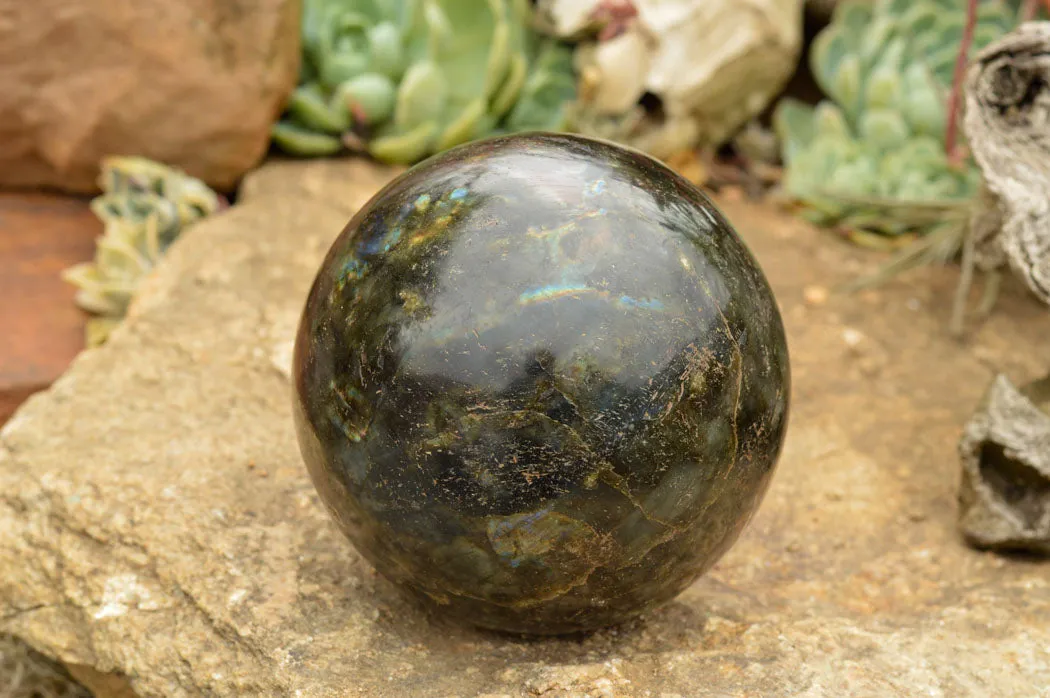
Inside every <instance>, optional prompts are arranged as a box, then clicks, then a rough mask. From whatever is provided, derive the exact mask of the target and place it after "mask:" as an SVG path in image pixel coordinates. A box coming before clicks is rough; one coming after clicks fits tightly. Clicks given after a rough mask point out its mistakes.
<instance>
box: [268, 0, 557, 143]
mask: <svg viewBox="0 0 1050 698" xmlns="http://www.w3.org/2000/svg"><path fill="white" fill-rule="evenodd" d="M531 13H532V9H531V6H530V5H529V3H528V0H305V6H304V14H303V23H302V40H303V69H302V76H301V80H300V85H299V86H298V88H297V89H296V90H295V92H294V93H293V95H292V96H291V99H290V101H289V104H288V107H287V110H286V113H285V114H284V116H283V118H282V119H281V120H280V121H279V122H278V123H277V124H275V125H274V127H273V132H272V137H273V141H274V143H275V144H276V145H277V146H278V147H279V148H280V149H282V150H284V151H285V152H287V153H290V154H292V155H297V156H301V157H308V156H323V155H332V154H335V153H338V152H340V151H342V150H344V148H346V147H347V145H348V143H351V142H354V143H360V144H361V145H362V146H363V149H364V150H366V151H367V152H368V153H370V154H371V155H373V156H374V157H376V158H377V159H379V160H381V161H384V162H388V163H395V164H411V163H414V162H418V161H419V160H422V159H424V158H425V157H427V156H429V155H431V154H433V153H436V152H439V151H442V150H445V149H447V148H450V147H452V146H455V145H459V144H460V143H465V142H467V141H470V140H474V139H477V138H481V137H485V136H488V135H493V134H497V133H504V132H513V131H523V130H532V129H546V130H560V129H562V128H563V127H564V126H565V123H566V116H565V104H566V103H567V102H569V101H571V100H572V98H573V97H574V96H575V91H576V84H575V78H574V75H573V66H572V52H571V49H570V48H569V47H568V46H566V45H563V44H560V43H557V42H556V41H554V40H553V39H548V38H541V37H540V36H539V35H538V34H537V33H535V32H534V31H533V30H532V29H531Z"/></svg>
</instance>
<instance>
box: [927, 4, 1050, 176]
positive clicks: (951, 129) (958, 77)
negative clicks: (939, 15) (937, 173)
mask: <svg viewBox="0 0 1050 698" xmlns="http://www.w3.org/2000/svg"><path fill="white" fill-rule="evenodd" d="M1047 1H1048V2H1050V0H1047ZM976 25H977V0H966V25H965V26H964V27H963V35H962V41H961V42H960V44H959V53H958V54H957V55H956V57H955V72H954V73H953V75H952V90H951V93H950V94H949V96H948V124H947V127H946V128H945V135H944V152H945V154H947V156H948V161H949V162H951V163H952V164H954V165H958V164H960V163H961V162H962V157H963V156H962V150H961V149H960V148H959V143H958V141H959V139H958V135H957V131H958V130H959V101H960V99H961V95H962V83H963V78H964V77H965V75H966V59H967V56H969V54H970V45H971V44H973V32H974V27H975V26H976Z"/></svg>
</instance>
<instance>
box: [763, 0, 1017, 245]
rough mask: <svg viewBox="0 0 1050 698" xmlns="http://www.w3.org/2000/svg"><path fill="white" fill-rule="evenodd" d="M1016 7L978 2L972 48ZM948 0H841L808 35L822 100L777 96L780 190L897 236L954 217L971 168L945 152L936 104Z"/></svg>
mask: <svg viewBox="0 0 1050 698" xmlns="http://www.w3.org/2000/svg"><path fill="white" fill-rule="evenodd" d="M1017 5H1018V3H1017V2H1014V3H1008V2H985V3H980V5H979V9H978V16H977V23H976V26H975V30H974V37H973V44H972V49H971V51H977V50H979V49H980V48H982V47H983V46H985V45H987V44H988V43H990V42H991V41H993V40H994V39H996V38H997V37H999V36H1001V35H1002V34H1004V33H1005V32H1007V31H1009V30H1010V29H1012V28H1013V27H1014V26H1015V25H1016V24H1017V20H1018V7H1017ZM965 21H966V3H964V2H959V1H958V0H875V2H855V1H847V2H844V3H841V4H839V5H838V6H837V7H836V10H835V13H834V15H833V17H832V21H831V23H830V24H829V25H828V27H826V28H825V29H824V30H822V32H821V33H820V34H819V35H818V36H817V37H816V38H815V39H814V41H813V44H812V48H811V53H810V66H811V69H812V72H813V75H814V77H815V79H816V81H817V83H818V84H819V86H820V87H821V89H822V90H823V91H824V93H825V94H826V95H827V96H828V99H826V100H824V101H822V102H821V103H820V104H818V105H817V106H816V107H810V106H808V105H805V104H803V103H801V102H798V101H795V100H787V99H785V100H782V101H781V103H780V104H779V105H778V106H777V109H776V112H775V114H774V125H775V128H776V131H777V135H778V137H779V138H780V141H781V144H782V156H783V159H784V162H785V181H784V188H785V192H786V194H787V195H788V196H789V197H791V198H792V199H793V200H794V201H796V202H798V203H799V204H801V211H802V215H805V216H806V217H808V218H809V219H811V220H813V221H815V222H817V223H820V224H824V225H829V224H835V225H842V226H844V227H846V228H849V229H852V230H854V231H859V232H860V233H861V234H864V233H868V234H870V233H875V234H877V235H882V236H885V235H889V236H899V235H901V234H902V233H918V234H923V233H927V232H929V231H930V230H932V229H933V228H934V227H936V225H938V224H939V223H941V222H943V221H945V220H946V218H947V219H955V220H957V219H958V218H959V215H960V214H959V213H958V211H959V210H961V209H964V208H965V207H966V206H967V205H968V202H969V201H970V200H971V198H972V197H973V196H974V195H975V194H976V192H977V189H978V187H979V185H980V173H979V172H978V170H977V168H976V166H975V165H974V163H973V162H972V161H971V160H969V159H964V160H963V161H962V162H961V163H953V162H951V160H950V159H949V157H948V155H947V154H946V148H945V128H946V123H947V121H948V118H947V117H948V115H947V104H948V97H949V92H950V89H951V82H952V77H953V71H954V67H955V62H956V59H957V56H958V54H959V49H960V45H961V43H962V38H963V31H964V24H965Z"/></svg>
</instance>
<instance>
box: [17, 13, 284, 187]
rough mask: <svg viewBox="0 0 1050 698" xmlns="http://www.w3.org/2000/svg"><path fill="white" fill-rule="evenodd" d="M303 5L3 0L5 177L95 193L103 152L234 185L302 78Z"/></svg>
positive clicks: (19, 182)
mask: <svg viewBox="0 0 1050 698" xmlns="http://www.w3.org/2000/svg"><path fill="white" fill-rule="evenodd" d="M299 13H300V2H299V0H257V1H256V0H224V1H221V2H220V1H218V0H190V1H188V2H166V1H164V0H147V1H141V0H140V1H138V2H132V1H131V0H111V1H108V2H80V1H79V0H34V1H33V2H6V3H3V4H2V5H0V82H2V83H3V85H4V89H3V91H2V92H0V186H17V187H37V186H46V187H57V188H60V189H65V190H69V191H75V192H93V191H95V190H96V184H95V179H96V177H97V176H98V166H99V160H100V158H101V157H103V156H105V155H111V154H113V155H125V154H127V155H142V156H145V157H149V158H152V159H154V160H160V161H162V162H166V163H168V164H170V165H176V166H179V167H182V168H184V169H185V170H187V171H188V172H189V173H190V174H192V175H194V176H197V177H200V178H202V179H204V180H205V181H207V182H208V184H210V185H212V186H215V187H218V188H221V189H227V188H228V187H230V185H232V184H233V183H234V182H235V181H236V180H237V179H238V178H239V177H241V176H242V175H243V174H244V173H245V172H246V171H247V170H248V169H249V168H250V167H252V166H254V165H255V164H256V163H257V162H258V161H259V159H260V158H261V157H262V156H263V155H264V154H265V152H266V149H267V146H268V143H269V138H270V124H271V123H272V122H273V121H275V120H276V118H277V116H278V114H279V113H280V111H281V108H282V106H283V103H284V100H285V98H286V97H287V95H288V94H289V93H290V92H291V90H292V88H293V87H294V86H295V82H296V79H297V76H298V70H299ZM41 46H48V47H50V48H47V49H41V48H40V47H41Z"/></svg>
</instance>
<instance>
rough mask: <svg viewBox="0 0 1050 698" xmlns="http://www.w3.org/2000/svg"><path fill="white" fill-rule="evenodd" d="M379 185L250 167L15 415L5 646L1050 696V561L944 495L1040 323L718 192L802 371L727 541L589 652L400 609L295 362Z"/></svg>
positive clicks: (425, 688)
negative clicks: (888, 268)
mask: <svg viewBox="0 0 1050 698" xmlns="http://www.w3.org/2000/svg"><path fill="white" fill-rule="evenodd" d="M389 176H390V173H389V171H383V170H376V169H373V168H371V167H369V166H367V165H365V164H363V163H361V162H356V161H349V162H342V163H332V162H313V163H307V164H301V163H281V164H274V165H269V166H267V167H265V168H264V169H262V170H261V171H259V172H257V173H254V174H253V175H252V176H251V178H250V179H249V180H248V181H247V182H246V184H245V187H244V193H243V202H242V203H241V204H239V205H238V206H235V207H233V208H232V209H230V210H228V211H225V212H223V213H222V214H219V215H217V216H216V217H214V218H212V219H208V220H206V221H204V222H202V223H201V224H200V225H198V226H196V227H195V228H193V229H192V230H191V231H188V232H187V234H186V235H185V236H184V237H183V238H181V239H180V240H179V241H178V242H177V243H176V245H175V246H174V247H173V248H172V249H171V251H170V252H169V254H168V257H167V258H166V261H165V263H164V264H162V265H161V266H160V267H159V268H158V270H157V272H156V273H155V275H154V276H153V277H152V278H151V279H150V283H149V286H148V288H147V290H146V291H144V293H143V296H142V297H141V298H140V300H139V302H138V303H137V304H136V305H135V306H134V308H133V312H132V313H131V314H130V316H129V319H128V321H127V322H126V323H125V324H124V325H123V326H122V327H121V328H119V329H118V331H117V332H116V333H115V334H114V335H113V336H112V338H111V340H110V341H109V343H107V344H106V345H105V346H103V347H101V348H99V349H96V350H90V351H88V352H85V353H83V354H81V355H80V356H79V357H78V359H77V360H76V361H75V363H74V365H73V366H72V368H71V369H70V371H69V372H68V373H67V374H65V375H64V376H63V377H62V378H61V379H60V380H59V381H57V382H56V383H55V385H54V386H53V387H52V388H51V389H50V390H48V391H46V392H44V393H41V394H38V395H36V396H34V397H33V398H31V399H30V400H29V401H28V402H27V403H26V404H25V405H24V406H23V408H22V409H21V410H20V411H19V412H18V413H16V415H15V416H14V418H13V419H12V421H11V422H9V423H8V425H7V426H6V427H5V428H4V430H3V432H2V435H0V632H2V631H7V632H11V633H14V634H16V635H18V636H19V637H21V638H23V639H25V640H26V641H27V642H29V643H30V644H31V645H32V646H33V647H35V648H37V649H39V650H41V651H43V652H44V653H46V654H48V655H50V656H55V657H58V658H60V659H61V660H62V661H63V662H64V663H66V664H67V665H69V666H71V668H72V669H73V672H74V674H75V675H77V676H83V677H91V681H93V682H95V683H96V684H97V685H98V686H100V687H101V686H102V684H103V680H106V681H109V682H110V683H109V685H110V688H109V689H108V690H116V689H115V688H113V686H115V685H116V684H117V683H119V680H117V679H114V677H121V676H122V677H124V681H125V682H126V683H128V684H130V686H131V687H132V688H134V690H135V691H136V692H137V694H138V695H141V696H191V695H208V696H237V695H259V696H271V695H272V696H302V697H313V696H344V695H345V696H354V695H362V696H406V695H412V696H536V695H542V696H584V695H589V696H654V697H655V696H665V697H670V696H676V695H677V696H718V697H724V696H741V697H742V696H756V695H796V696H824V695H829V696H832V695H833V696H841V695H850V696H920V695H921V696H951V697H952V698H955V697H959V696H974V697H976V696H989V695H995V696H1019V697H1020V696H1024V697H1026V698H1028V697H1030V696H1033V695H1036V696H1038V695H1047V693H1046V690H1047V688H1046V687H1047V686H1050V581H1048V575H1047V571H1048V567H1047V566H1046V564H1045V563H1039V562H1037V561H1034V560H1030V559H1024V558H1013V557H1002V556H998V555H995V554H992V553H987V552H979V551H976V550H973V549H971V548H970V547H968V546H967V545H966V544H965V542H964V541H963V540H962V538H961V536H960V535H959V534H958V532H957V529H956V527H955V517H956V500H955V493H956V491H957V489H958V470H959V462H958V456H957V453H956V443H957V441H958V438H959V435H960V433H961V430H962V428H963V426H964V425H965V423H966V421H967V419H968V417H969V415H970V414H971V412H972V411H973V409H974V408H975V407H976V405H977V404H978V401H979V400H980V397H981V395H982V393H983V391H984V389H985V387H986V386H987V385H988V383H989V381H990V379H991V377H992V376H993V375H994V374H995V373H997V372H1001V373H1003V374H1005V375H1008V376H1009V377H1010V378H1011V379H1012V380H1014V381H1017V382H1018V383H1023V382H1025V381H1026V380H1028V379H1030V378H1032V377H1034V376H1036V375H1039V374H1040V373H1041V372H1043V371H1045V365H1043V362H1044V361H1045V341H1046V337H1047V336H1050V317H1048V316H1047V314H1046V312H1045V309H1044V308H1043V307H1041V306H1040V305H1039V304H1038V303H1037V302H1036V301H1035V300H1034V299H1032V298H1031V297H1030V296H1028V295H1027V294H1026V293H1025V291H1024V290H1023V289H1021V288H1019V287H1018V286H1017V285H1016V284H1008V285H1007V286H1008V288H1007V289H1006V290H1005V292H1004V297H1003V299H1002V300H1001V303H1000V305H999V306H998V309H997V312H996V314H995V315H994V316H993V317H992V318H991V319H990V320H989V321H988V322H987V323H985V324H984V325H983V326H982V327H981V328H979V329H978V330H976V331H975V333H974V334H973V335H972V336H971V337H970V338H969V339H968V342H967V343H965V344H962V343H958V342H956V341H953V340H951V339H950V338H949V335H948V332H947V314H948V311H949V308H950V304H951V296H952V291H953V288H954V285H955V273H954V271H953V270H950V269H935V270H931V271H928V272H926V273H923V274H920V275H910V276H907V277H905V278H902V279H900V280H898V281H895V282H894V283H893V284H892V285H890V286H887V287H886V288H884V289H881V290H878V291H874V292H866V293H864V294H861V295H858V296H849V297H843V296H838V295H836V294H831V295H828V294H827V293H825V292H824V289H826V288H827V287H829V286H832V285H834V284H835V283H837V282H839V281H842V280H844V279H846V278H849V277H852V276H854V275H856V274H858V273H862V272H866V271H870V270H871V269H872V268H873V267H874V266H875V265H876V264H878V263H879V262H881V261H882V260H881V259H878V258H875V257H873V256H872V255H871V253H866V252H863V251H860V250H857V249H854V248H851V247H847V246H846V245H844V244H840V243H838V242H836V241H835V240H834V238H833V237H832V236H830V235H828V234H826V233H821V232H819V231H816V230H813V229H812V228H809V227H807V226H805V225H803V224H801V223H798V222H796V221H793V220H791V219H788V218H786V217H783V216H781V215H779V214H775V213H773V212H770V211H768V210H763V209H760V208H755V207H751V206H748V205H746V204H742V203H729V202H724V204H723V208H724V211H725V213H726V214H727V216H728V217H729V219H730V220H731V221H733V222H734V224H735V225H736V226H737V227H738V229H739V230H740V231H741V234H742V235H743V237H744V238H745V240H746V241H747V242H748V244H749V245H750V246H751V247H752V249H753V250H754V252H755V253H756V255H757V257H758V258H759V260H760V261H761V263H762V264H763V266H764V268H765V270H766V272H767V275H768V276H769V278H770V280H771V282H772V284H773V286H774V288H775V290H776V292H777V294H778V298H779V300H780V303H781V305H782V309H783V315H784V319H785V323H786V325H787V329H788V335H789V343H790V348H791V356H792V362H793V376H794V381H793V414H792V417H791V424H790V426H789V430H788V437H787V443H786V447H785V452H784V455H783V459H782V461H781V464H780V468H779V470H778V473H777V475H776V476H775V478H774V480H773V483H772V486H771V488H770V490H769V493H768V495H767V497H766V500H765V502H764V504H763V506H762V508H761V509H760V510H759V512H758V514H757V515H756V517H755V518H754V520H753V521H752V523H751V525H750V527H749V528H748V529H747V530H746V531H745V533H744V534H743V536H742V538H741V539H740V541H739V542H738V543H737V545H736V546H735V547H734V548H733V549H732V550H730V552H729V553H728V554H727V555H726V556H725V557H724V558H723V559H722V560H721V561H720V562H719V564H718V565H717V566H716V567H715V568H714V569H713V570H712V571H711V572H710V573H709V574H707V575H706V576H705V577H704V578H702V579H701V580H700V581H699V582H697V583H696V584H694V585H693V586H692V587H690V588H689V589H688V590H686V591H685V592H684V593H683V594H682V595H681V596H680V597H679V598H678V599H677V600H676V601H674V602H672V603H671V604H669V605H667V606H665V607H664V608H662V609H660V610H658V611H656V612H654V613H651V614H649V615H648V616H646V617H645V618H644V619H642V620H639V621H637V622H634V623H631V624H629V625H626V626H621V627H618V628H612V629H608V630H605V631H601V632H598V633H595V634H591V635H588V636H585V637H571V638H561V639H547V640H523V639H520V638H516V637H507V636H499V635H494V634H488V633H481V632H476V631H472V630H467V629H464V628H460V627H454V626H448V625H441V624H439V623H438V622H437V621H436V620H433V619H431V618H428V617H427V616H425V615H423V614H422V613H421V612H420V611H418V610H417V609H416V608H415V607H413V606H410V605H408V604H407V603H406V602H404V601H403V600H402V598H401V596H400V595H399V594H398V593H397V592H396V591H395V590H394V589H393V588H392V587H391V586H390V585H389V584H388V583H387V582H385V581H384V580H383V579H381V578H379V577H377V576H376V575H375V574H374V572H373V571H372V569H371V568H370V567H369V566H368V565H367V564H366V563H365V562H364V561H363V560H362V559H361V557H360V556H359V555H358V554H357V553H355V552H354V550H353V549H352V548H351V547H350V546H349V545H348V544H347V543H346V542H345V540H344V539H343V538H342V537H341V535H340V534H339V533H338V532H337V530H336V528H335V525H334V524H333V523H332V522H331V521H330V520H329V518H328V516H327V514H326V513H325V511H324V510H323V508H322V507H321V505H320V503H319V501H318V499H317V497H316V495H315V493H314V491H313V488H312V486H311V484H310V482H309V480H308V478H307V475H306V472H305V468H304V467H303V466H302V464H301V461H300V457H299V454H298V449H297V446H296V442H295V436H294V432H293V427H292V421H291V401H290V392H289V387H288V376H287V370H288V366H289V362H290V347H291V340H292V336H293V333H294V328H295V325H296V322H297V319H298V314H299V311H300V308H301V304H302V302H303V300H304V298H305V294H306V291H307V289H308V286H309V284H310V281H311V280H312V277H313V274H314V272H315V270H316V268H317V265H318V264H319V262H320V260H321V258H322V256H323V254H324V252H325V251H326V248H327V246H328V244H329V242H330V241H331V240H332V239H334V237H335V235H336V234H337V233H338V232H339V230H340V229H341V228H342V226H343V225H344V223H345V222H346V220H347V219H348V218H349V217H350V215H351V214H352V213H353V212H354V210H355V209H356V207H358V206H360V205H361V204H362V203H364V201H365V200H366V199H367V197H368V196H369V195H370V194H371V193H372V192H374V191H375V190H376V188H377V187H378V186H380V185H381V183H382V182H383V181H385V179H386V178H387V177H389ZM1041 691H1042V693H1040V692H1041ZM99 694H100V695H103V692H102V691H101V690H99Z"/></svg>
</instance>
